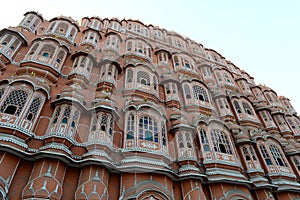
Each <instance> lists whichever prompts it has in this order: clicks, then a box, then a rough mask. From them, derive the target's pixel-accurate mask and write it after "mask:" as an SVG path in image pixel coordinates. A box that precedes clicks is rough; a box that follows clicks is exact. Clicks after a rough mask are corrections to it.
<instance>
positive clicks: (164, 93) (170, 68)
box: [0, 12, 300, 200]
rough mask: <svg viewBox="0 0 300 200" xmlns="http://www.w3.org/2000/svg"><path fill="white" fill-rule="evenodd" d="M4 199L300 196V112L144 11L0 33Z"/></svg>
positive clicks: (33, 17)
mask: <svg viewBox="0 0 300 200" xmlns="http://www.w3.org/2000/svg"><path fill="white" fill-rule="evenodd" d="M0 70H1V71H0V199H1V200H2V199H3V200H4V199H5V200H7V199H9V200H20V199H23V200H42V199H52V200H53V199H54V200H72V199H75V200H100V199H101V200H273V199H274V200H292V199H293V200H294V199H298V200H299V199H300V184H299V180H300V173H299V170H300V143H299V141H300V120H299V117H298V116H297V113H296V111H295V110H294V109H293V107H292V105H291V103H290V101H289V99H288V98H286V97H283V96H278V95H277V93H276V92H275V91H274V90H272V89H271V88H269V87H266V86H264V85H257V84H256V83H255V82H254V79H253V77H251V76H250V75H249V74H248V73H247V72H245V71H243V70H241V69H239V68H238V67H237V66H235V65H234V64H233V63H231V62H230V61H228V60H226V59H225V58H224V57H223V56H222V55H221V54H219V53H218V52H217V51H215V50H213V49H208V48H205V47H204V46H203V45H201V44H199V43H197V42H195V41H193V40H191V39H189V38H185V37H183V36H181V35H179V34H177V33H175V32H172V31H167V30H165V29H161V28H159V27H157V26H152V25H145V24H143V23H142V22H140V21H136V20H125V19H124V20H118V19H115V18H113V19H100V18H98V17H91V18H88V17H86V18H83V19H82V21H81V25H80V26H79V24H78V23H77V22H76V21H74V20H73V19H72V18H70V17H63V16H60V17H55V18H53V19H51V20H49V21H47V20H45V19H44V18H43V17H42V16H41V15H40V14H39V13H36V12H27V13H25V15H24V18H23V20H22V21H21V22H20V24H19V25H18V26H16V27H8V28H5V29H3V30H1V31H0Z"/></svg>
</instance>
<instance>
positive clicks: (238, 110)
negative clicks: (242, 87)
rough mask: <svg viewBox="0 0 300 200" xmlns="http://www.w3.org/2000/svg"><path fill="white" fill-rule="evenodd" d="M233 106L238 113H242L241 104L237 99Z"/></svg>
mask: <svg viewBox="0 0 300 200" xmlns="http://www.w3.org/2000/svg"><path fill="white" fill-rule="evenodd" d="M233 106H234V108H235V110H236V111H237V113H242V110H241V107H240V104H239V103H238V102H237V101H236V100H235V101H234V102H233Z"/></svg>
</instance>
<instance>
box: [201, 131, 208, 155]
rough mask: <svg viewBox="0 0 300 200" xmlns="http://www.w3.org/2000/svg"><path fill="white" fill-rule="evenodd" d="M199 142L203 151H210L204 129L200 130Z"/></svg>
mask: <svg viewBox="0 0 300 200" xmlns="http://www.w3.org/2000/svg"><path fill="white" fill-rule="evenodd" d="M200 141H201V144H202V147H203V150H204V151H210V148H209V143H208V138H207V134H206V131H205V130H204V129H200Z"/></svg>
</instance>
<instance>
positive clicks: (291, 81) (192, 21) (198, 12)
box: [0, 0, 300, 113]
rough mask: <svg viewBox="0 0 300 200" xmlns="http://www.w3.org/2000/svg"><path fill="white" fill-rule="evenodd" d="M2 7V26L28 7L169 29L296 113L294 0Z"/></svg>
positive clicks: (119, 0)
mask: <svg viewBox="0 0 300 200" xmlns="http://www.w3.org/2000/svg"><path fill="white" fill-rule="evenodd" d="M3 4H4V5H3ZM1 8H2V9H1V12H0V28H1V29H2V28H5V27H8V26H16V25H18V23H19V22H20V21H21V19H22V18H23V14H24V13H25V12H27V11H38V12H39V13H41V14H42V15H43V17H44V19H46V20H50V19H52V18H54V17H56V16H59V15H64V16H71V17H72V18H73V19H75V20H78V21H81V18H82V17H86V16H88V17H92V16H99V17H101V18H106V17H108V18H111V17H117V18H119V19H123V18H126V19H128V18H131V19H138V20H140V21H142V22H143V23H145V24H152V25H156V26H159V27H161V28H165V29H167V30H174V31H176V32H178V33H180V34H182V35H185V36H187V37H189V38H191V39H192V40H195V41H197V42H199V43H201V44H203V45H204V46H205V47H207V48H212V49H215V50H216V51H217V52H219V53H220V54H222V55H223V56H224V57H225V58H226V59H227V60H230V61H231V62H233V63H234V64H235V65H237V66H238V67H240V68H241V69H244V70H245V71H247V72H248V73H249V74H250V75H251V76H253V77H254V78H255V82H256V83H261V84H265V85H266V86H268V87H271V88H272V89H274V90H275V91H276V92H277V94H278V95H283V96H286V97H288V98H290V99H291V102H292V104H293V105H294V107H295V109H296V110H297V111H298V112H299V113H300V92H299V79H300V77H299V72H300V62H299V61H300V56H299V54H300V1H298V0H285V1H283V0H251V1H250V0H249V1H246V0H185V1H179V0H149V1H142V0H139V1H137V0H132V1H130V0H127V1H125V0H81V1H78V0H73V1H69V0H68V1H67V0H60V1H59V0H51V1H47V0H44V1H40V0H8V1H5V3H2V6H1Z"/></svg>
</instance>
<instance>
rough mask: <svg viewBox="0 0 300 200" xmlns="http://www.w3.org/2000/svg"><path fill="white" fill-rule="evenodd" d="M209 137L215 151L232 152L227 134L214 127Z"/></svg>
mask: <svg viewBox="0 0 300 200" xmlns="http://www.w3.org/2000/svg"><path fill="white" fill-rule="evenodd" d="M211 138H212V142H213V145H214V150H215V151H216V152H220V153H226V154H233V153H232V149H231V145H230V141H229V139H228V136H227V135H226V134H225V133H224V132H222V131H221V130H218V129H214V130H212V132H211Z"/></svg>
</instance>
